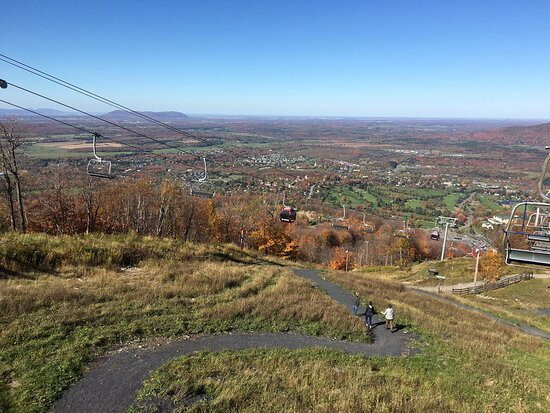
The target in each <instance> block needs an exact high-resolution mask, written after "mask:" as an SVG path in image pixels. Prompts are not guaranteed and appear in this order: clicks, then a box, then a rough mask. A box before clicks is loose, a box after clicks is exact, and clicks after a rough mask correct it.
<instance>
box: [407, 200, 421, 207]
mask: <svg viewBox="0 0 550 413" xmlns="http://www.w3.org/2000/svg"><path fill="white" fill-rule="evenodd" d="M417 207H422V202H421V201H419V200H418V199H409V200H408V201H407V202H406V203H405V208H411V209H414V208H417Z"/></svg>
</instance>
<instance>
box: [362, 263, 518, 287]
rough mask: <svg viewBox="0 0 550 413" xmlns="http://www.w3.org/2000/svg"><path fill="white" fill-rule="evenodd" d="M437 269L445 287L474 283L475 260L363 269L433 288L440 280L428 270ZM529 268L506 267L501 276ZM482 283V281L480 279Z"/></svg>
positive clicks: (503, 268)
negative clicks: (401, 267) (443, 277)
mask: <svg viewBox="0 0 550 413" xmlns="http://www.w3.org/2000/svg"><path fill="white" fill-rule="evenodd" d="M429 268H435V269H436V270H437V271H439V274H440V275H443V276H445V277H446V279H445V285H454V284H460V283H469V282H473V281H474V272H475V259H474V258H470V257H461V258H454V259H446V260H445V261H425V262H421V263H417V264H413V265H412V266H411V267H408V268H405V269H394V268H391V267H373V268H367V269H361V271H363V272H367V273H369V272H372V273H375V274H379V275H380V276H383V277H385V278H389V279H393V280H397V281H401V282H406V283H407V284H411V285H419V286H432V285H437V284H438V282H439V281H438V280H437V279H436V278H434V277H432V276H430V275H429V272H428V269H429ZM526 269H527V268H525V269H524V268H522V267H518V266H508V265H507V266H504V267H502V269H501V274H500V276H504V275H510V274H518V273H521V272H523V271H525V270H526ZM479 280H480V281H481V279H479Z"/></svg>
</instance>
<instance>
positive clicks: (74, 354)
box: [0, 235, 370, 412]
mask: <svg viewBox="0 0 550 413" xmlns="http://www.w3.org/2000/svg"><path fill="white" fill-rule="evenodd" d="M0 256H1V261H0V262H1V263H2V265H3V267H4V271H3V272H4V275H3V277H0V407H1V409H0V411H9V410H10V409H12V410H14V411H21V412H23V411H24V412H39V411H46V410H47V408H48V407H49V406H51V404H52V402H53V401H54V400H55V399H56V398H57V397H59V395H60V393H61V391H62V390H63V389H65V388H66V387H68V386H69V385H70V384H71V383H73V382H74V381H75V380H76V379H77V378H78V377H79V376H80V374H81V371H82V368H83V366H84V365H85V364H86V363H88V362H89V361H90V360H91V359H92V358H93V357H94V356H96V355H97V354H100V353H102V352H104V351H106V350H107V349H108V348H111V347H113V346H120V345H122V344H124V343H128V342H131V341H135V340H143V339H147V338H149V337H173V336H178V335H183V334H197V333H214V332H221V331H230V330H234V329H238V330H244V331H253V330H254V331H257V330H260V331H288V330H292V331H300V332H303V333H305V334H312V335H317V334H322V335H326V336H332V337H335V338H341V339H355V340H362V341H368V340H369V339H370V338H369V336H367V335H366V334H365V330H364V326H363V325H362V323H361V321H360V320H359V319H357V318H356V317H353V316H351V315H350V314H349V313H348V312H347V311H346V310H345V309H344V308H342V307H341V306H339V305H337V304H336V303H334V302H333V301H332V300H330V298H329V297H328V296H326V295H325V294H323V293H321V292H320V291H318V290H316V289H313V288H311V286H310V284H309V283H307V282H306V281H304V280H302V279H299V278H296V277H294V276H293V275H292V274H291V273H290V270H289V269H288V268H286V267H284V266H280V265H273V264H270V263H269V262H267V263H263V264H262V259H261V258H258V257H256V256H255V255H254V254H252V253H247V252H244V253H243V252H240V251H239V250H238V249H234V248H233V247H230V246H210V247H205V246H199V245H190V244H184V243H181V242H177V241H174V240H157V239H152V238H139V237H132V236H128V237H108V236H102V237H99V236H90V237H64V238H55V237H46V236H40V235H30V236H16V235H9V236H6V237H3V238H2V239H0ZM159 257H163V258H159ZM92 264H94V265H96V266H97V265H100V267H96V266H92ZM121 265H124V266H128V265H139V267H137V268H135V267H134V268H128V269H126V270H124V271H123V270H121V269H120V268H119V266H121ZM28 267H37V268H42V269H44V270H45V272H41V273H36V272H29V271H23V272H21V271H22V270H21V268H28ZM8 270H9V271H8ZM6 273H8V274H10V275H9V276H8V275H6Z"/></svg>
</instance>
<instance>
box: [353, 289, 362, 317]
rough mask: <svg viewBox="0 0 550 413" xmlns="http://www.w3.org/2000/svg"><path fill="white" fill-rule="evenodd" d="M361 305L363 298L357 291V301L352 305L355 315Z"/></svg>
mask: <svg viewBox="0 0 550 413" xmlns="http://www.w3.org/2000/svg"><path fill="white" fill-rule="evenodd" d="M360 305H361V300H359V293H355V302H354V304H353V307H352V312H353V315H357V311H359V306H360Z"/></svg>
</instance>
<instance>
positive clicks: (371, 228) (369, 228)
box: [363, 214, 374, 234]
mask: <svg viewBox="0 0 550 413" xmlns="http://www.w3.org/2000/svg"><path fill="white" fill-rule="evenodd" d="M366 215H367V214H363V225H364V226H365V230H366V231H367V232H368V233H369V234H372V233H373V232H374V225H372V224H370V223H368V222H367V221H365V218H366Z"/></svg>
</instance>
